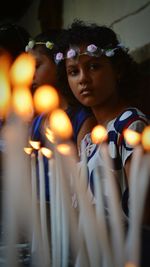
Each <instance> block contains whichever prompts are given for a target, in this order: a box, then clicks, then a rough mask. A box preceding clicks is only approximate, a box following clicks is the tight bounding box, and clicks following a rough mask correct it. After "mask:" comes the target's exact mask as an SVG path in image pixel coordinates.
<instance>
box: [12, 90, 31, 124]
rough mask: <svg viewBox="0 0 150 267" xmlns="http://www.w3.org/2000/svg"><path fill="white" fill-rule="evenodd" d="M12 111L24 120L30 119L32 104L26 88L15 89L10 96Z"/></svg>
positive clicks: (29, 93)
mask: <svg viewBox="0 0 150 267" xmlns="http://www.w3.org/2000/svg"><path fill="white" fill-rule="evenodd" d="M12 105H13V109H14V111H15V112H16V114H18V115H19V116H21V117H23V118H24V119H27V120H28V119H31V118H32V115H33V102H32V96H31V92H30V90H29V89H28V88H27V87H16V88H14V90H13V95H12Z"/></svg>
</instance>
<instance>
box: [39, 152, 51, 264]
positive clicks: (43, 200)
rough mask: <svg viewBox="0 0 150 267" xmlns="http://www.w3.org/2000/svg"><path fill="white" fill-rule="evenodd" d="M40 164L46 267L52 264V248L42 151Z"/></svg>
mask: <svg viewBox="0 0 150 267" xmlns="http://www.w3.org/2000/svg"><path fill="white" fill-rule="evenodd" d="M38 163H39V187H40V189H39V191H40V218H41V232H42V245H43V253H44V257H43V260H44V262H45V266H47V265H48V264H50V247H49V240H48V236H49V235H48V227H47V214H46V197H45V175H44V162H43V155H42V154H41V151H40V150H39V151H38Z"/></svg>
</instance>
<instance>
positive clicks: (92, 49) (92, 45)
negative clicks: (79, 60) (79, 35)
mask: <svg viewBox="0 0 150 267" xmlns="http://www.w3.org/2000/svg"><path fill="white" fill-rule="evenodd" d="M96 50H97V46H96V45H94V44H91V45H88V46H87V51H88V52H90V53H94V52H96Z"/></svg>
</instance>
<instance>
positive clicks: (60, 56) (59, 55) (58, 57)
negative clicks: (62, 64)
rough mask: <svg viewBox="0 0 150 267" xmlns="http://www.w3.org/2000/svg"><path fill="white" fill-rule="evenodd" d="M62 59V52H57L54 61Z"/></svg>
mask: <svg viewBox="0 0 150 267" xmlns="http://www.w3.org/2000/svg"><path fill="white" fill-rule="evenodd" d="M63 59H64V55H63V53H61V52H59V53H57V54H56V61H58V62H59V61H61V60H63Z"/></svg>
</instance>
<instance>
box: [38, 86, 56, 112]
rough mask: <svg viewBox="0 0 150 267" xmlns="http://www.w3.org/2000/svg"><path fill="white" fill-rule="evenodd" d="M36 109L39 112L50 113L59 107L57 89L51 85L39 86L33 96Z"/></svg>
mask: <svg viewBox="0 0 150 267" xmlns="http://www.w3.org/2000/svg"><path fill="white" fill-rule="evenodd" d="M33 101H34V106H35V110H36V111H37V112H38V113H42V112H45V113H48V112H51V111H52V110H54V109H56V108H58V106H59V96H58V93H57V91H56V89H55V88H54V87H52V86H50V85H42V86H40V87H38V88H37V89H36V91H35V93H34V96H33Z"/></svg>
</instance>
